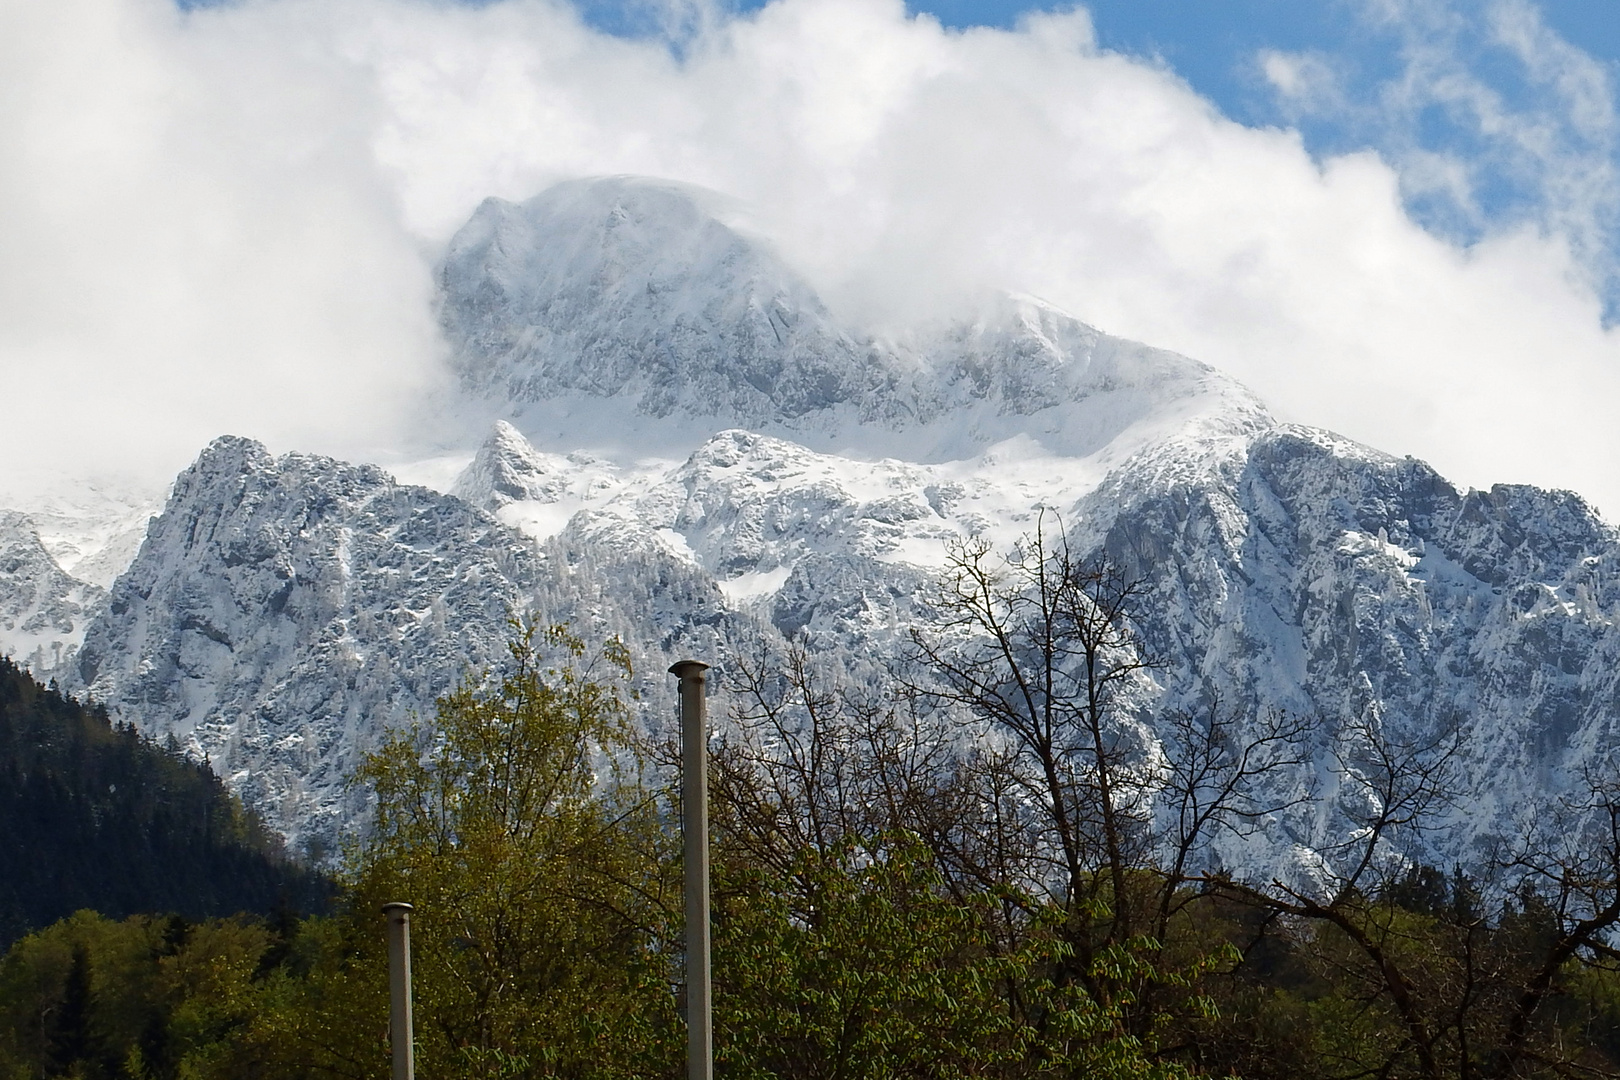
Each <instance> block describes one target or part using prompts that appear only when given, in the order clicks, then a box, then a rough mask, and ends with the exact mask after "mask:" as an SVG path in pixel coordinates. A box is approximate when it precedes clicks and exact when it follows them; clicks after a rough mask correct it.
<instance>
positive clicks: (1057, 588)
mask: <svg viewBox="0 0 1620 1080" xmlns="http://www.w3.org/2000/svg"><path fill="white" fill-rule="evenodd" d="M1047 520H1048V519H1047V517H1046V516H1045V515H1043V516H1042V518H1041V519H1040V520H1039V521H1038V522H1037V525H1036V529H1035V531H1034V532H1033V533H1031V534H1030V535H1028V536H1026V537H1025V538H1024V539H1023V541H1022V542H1021V543H1020V544H1019V545H1018V546H1017V547H1016V548H1015V549H1014V550H1013V551H1012V552H1011V553H1010V554H1006V555H998V554H997V553H996V552H994V551H993V550H992V548H991V546H990V544H989V543H988V542H986V541H984V540H982V539H975V540H969V541H965V542H963V543H960V544H958V545H956V546H954V547H953V548H952V549H951V550H950V553H949V556H948V559H947V564H946V572H945V575H944V581H943V585H942V590H941V596H940V599H939V607H940V610H941V612H942V613H943V618H942V619H941V621H940V623H939V624H938V625H937V626H934V627H930V628H928V629H926V630H924V629H919V630H917V631H915V632H914V633H913V635H912V643H913V650H912V655H911V657H910V660H911V665H910V668H909V670H908V672H907V674H906V675H905V677H904V681H905V683H906V685H907V686H908V689H909V690H910V691H911V693H912V694H913V695H914V696H915V697H916V698H917V699H919V700H920V701H922V702H925V703H927V704H928V705H929V706H931V707H933V708H935V709H937V710H939V711H942V712H945V713H948V714H950V715H954V716H956V717H959V718H961V722H962V723H963V724H965V725H967V726H968V727H970V728H971V729H972V730H973V732H974V733H975V735H976V736H977V740H978V743H979V745H980V746H981V749H980V750H979V752H978V753H977V754H976V755H974V756H971V757H969V758H967V759H966V760H965V761H964V768H965V771H966V772H968V773H969V774H970V776H968V777H967V778H966V780H965V781H964V782H965V783H967V785H968V786H970V787H972V786H975V784H976V785H977V786H978V787H979V789H980V790H981V792H982V799H981V801H980V803H979V806H978V810H979V812H978V813H977V814H974V815H970V817H969V819H968V820H967V821H964V822H963V824H962V826H961V828H960V830H959V834H958V835H959V836H960V835H961V834H964V833H965V834H968V835H970V836H972V838H973V840H974V842H973V843H971V844H966V843H961V842H960V841H959V842H958V843H956V844H955V845H952V846H945V847H941V848H940V849H939V852H940V855H941V858H942V859H943V860H944V861H946V862H950V863H952V864H954V866H955V867H956V871H957V873H959V874H961V875H964V876H967V877H972V878H977V879H980V880H987V881H993V882H994V883H995V884H997V885H999V886H1002V887H1004V888H1005V887H1012V888H1018V887H1028V886H1030V885H1035V886H1038V888H1037V889H1035V890H1034V891H1033V892H1032V894H1031V895H1032V897H1041V899H1039V901H1038V902H1039V903H1040V904H1042V905H1048V906H1055V907H1056V908H1057V909H1058V910H1059V911H1061V912H1063V913H1064V915H1063V918H1062V920H1061V932H1062V933H1064V934H1065V935H1066V936H1067V937H1068V938H1069V940H1070V942H1071V944H1072V947H1073V952H1072V961H1071V963H1070V969H1069V971H1067V972H1066V973H1064V977H1066V978H1071V979H1074V980H1078V981H1080V982H1083V983H1084V984H1085V985H1086V986H1087V988H1088V990H1091V991H1092V992H1093V993H1094V994H1097V995H1099V996H1101V997H1104V998H1114V999H1116V1000H1134V1001H1138V1002H1140V1003H1141V1007H1140V1008H1139V1009H1138V1010H1137V1015H1138V1017H1139V1019H1140V1022H1141V1023H1144V1024H1145V1023H1146V1017H1147V1016H1149V1015H1150V1014H1151V1012H1152V1010H1153V1007H1154V1003H1153V1002H1152V1001H1150V1000H1149V996H1150V995H1149V994H1148V991H1149V983H1151V982H1152V981H1153V980H1154V979H1156V978H1163V977H1165V976H1167V975H1170V974H1172V973H1171V972H1169V971H1167V970H1166V969H1165V968H1164V967H1163V966H1162V965H1163V964H1164V963H1167V961H1165V960H1164V959H1163V954H1161V953H1156V952H1154V950H1155V949H1156V948H1157V947H1158V946H1160V945H1162V944H1163V943H1164V942H1165V940H1166V939H1167V936H1168V935H1169V933H1170V926H1171V923H1172V921H1173V920H1174V919H1175V918H1176V917H1177V916H1178V915H1179V914H1180V913H1181V912H1182V911H1183V910H1184V908H1185V906H1186V905H1187V903H1189V902H1190V901H1191V899H1192V897H1193V896H1194V895H1196V894H1197V893H1198V892H1200V891H1203V890H1206V889H1207V888H1209V879H1208V878H1207V877H1206V875H1205V874H1204V873H1203V871H1204V870H1206V869H1207V866H1206V865H1205V863H1204V861H1203V860H1205V859H1207V858H1208V855H1209V851H1208V849H1209V845H1210V843H1211V842H1212V840H1213V839H1214V838H1215V837H1216V836H1217V835H1218V834H1220V833H1222V832H1235V833H1239V834H1242V833H1247V832H1250V831H1252V830H1254V829H1256V828H1258V827H1260V825H1261V824H1262V823H1263V822H1264V821H1265V820H1266V819H1267V818H1268V817H1269V816H1271V815H1273V814H1275V813H1277V812H1279V811H1281V810H1282V809H1285V808H1286V807H1287V806H1288V805H1289V804H1291V802H1293V801H1294V800H1295V799H1297V798H1298V797H1299V796H1297V795H1296V796H1284V797H1281V798H1277V799H1267V798H1265V797H1264V795H1263V791H1264V789H1265V787H1266V785H1265V783H1264V781H1265V780H1266V779H1267V778H1268V777H1270V776H1272V775H1273V774H1276V773H1277V772H1278V771H1279V770H1283V769H1286V768H1288V767H1289V766H1294V765H1299V764H1301V763H1302V762H1303V761H1304V756H1305V748H1304V734H1305V730H1306V725H1305V724H1304V723H1303V722H1301V721H1300V720H1298V719H1297V718H1290V717H1287V716H1284V715H1282V714H1280V713H1274V712H1261V713H1260V714H1259V715H1250V714H1249V713H1247V712H1244V711H1239V710H1235V709H1228V708H1223V707H1221V705H1220V703H1219V702H1213V701H1212V702H1207V703H1206V704H1205V706H1204V707H1203V708H1200V709H1197V710H1193V711H1179V712H1172V713H1169V714H1167V715H1164V716H1162V717H1159V718H1158V719H1157V721H1155V722H1152V723H1149V722H1148V721H1150V720H1152V718H1151V717H1146V716H1143V715H1141V714H1144V713H1145V712H1146V706H1147V705H1148V704H1149V703H1150V702H1151V701H1152V700H1153V699H1154V697H1155V696H1156V694H1157V688H1156V687H1155V686H1154V685H1153V684H1152V682H1151V678H1150V676H1151V673H1152V671H1153V670H1154V665H1153V663H1152V661H1151V659H1150V658H1149V657H1148V656H1147V655H1146V653H1145V650H1144V647H1143V644H1142V642H1141V639H1140V638H1139V636H1138V635H1137V634H1136V632H1135V630H1134V620H1135V619H1136V617H1137V616H1138V610H1137V609H1138V607H1139V606H1140V605H1141V604H1142V603H1143V602H1144V600H1145V589H1144V586H1143V584H1142V583H1141V582H1140V581H1137V580H1134V579H1130V578H1127V577H1125V576H1124V575H1123V573H1122V572H1121V571H1120V569H1119V568H1118V567H1117V566H1116V565H1114V564H1113V563H1111V562H1109V561H1108V560H1107V559H1106V558H1105V557H1103V556H1096V557H1092V558H1084V559H1082V558H1080V557H1078V556H1077V555H1076V554H1075V553H1074V552H1073V551H1072V550H1071V549H1070V547H1069V544H1068V541H1067V538H1066V537H1065V536H1064V535H1063V533H1062V531H1061V529H1058V530H1056V531H1055V532H1051V531H1048V529H1047ZM1008 822H1015V823H1016V827H1015V828H1011V829H1009V828H1007V825H1006V823H1008ZM1028 914H1030V915H1032V916H1033V915H1034V914H1036V913H1035V912H1034V911H1031V912H1029V913H1028ZM1144 937H1145V938H1146V939H1148V941H1147V951H1148V953H1149V954H1150V955H1152V956H1154V957H1155V960H1154V961H1153V964H1152V965H1150V966H1154V965H1158V966H1157V967H1156V969H1155V970H1154V971H1150V972H1148V973H1146V974H1145V975H1141V974H1139V975H1138V976H1132V977H1128V978H1126V979H1125V980H1124V981H1123V983H1121V981H1120V980H1119V979H1117V978H1115V977H1114V976H1111V975H1106V974H1102V967H1100V966H1099V960H1100V958H1102V957H1105V956H1109V955H1116V954H1117V950H1118V949H1119V948H1120V947H1122V946H1126V945H1127V944H1129V943H1136V942H1141V941H1142V939H1143V938H1144ZM1103 966H1107V965H1103Z"/></svg>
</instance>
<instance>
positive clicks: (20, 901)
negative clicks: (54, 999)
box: [0, 657, 327, 946]
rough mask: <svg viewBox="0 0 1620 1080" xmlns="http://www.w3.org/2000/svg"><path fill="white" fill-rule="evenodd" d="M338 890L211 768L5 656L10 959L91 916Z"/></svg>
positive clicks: (230, 909) (2, 827) (1, 677)
mask: <svg viewBox="0 0 1620 1080" xmlns="http://www.w3.org/2000/svg"><path fill="white" fill-rule="evenodd" d="M326 888H327V886H326V884H325V883H324V881H323V880H322V879H321V878H320V877H319V876H318V875H316V874H313V873H311V872H309V871H306V870H304V869H302V868H301V867H299V866H297V865H296V864H294V863H292V862H290V861H289V860H287V859H286V858H285V857H284V856H283V855H282V854H281V851H280V848H279V843H278V842H277V841H276V840H275V839H273V838H272V837H271V835H270V834H269V833H268V832H267V831H266V830H265V829H264V828H262V827H261V826H260V824H259V823H258V821H257V819H255V818H254V817H252V816H250V815H249V814H247V813H246V812H245V811H244V810H243V809H242V806H241V804H240V803H239V802H238V801H237V800H236V799H235V797H233V796H232V795H231V794H230V793H229V792H227V791H226V790H225V788H224V786H223V785H222V784H221V783H220V781H219V779H218V777H216V776H215V775H214V774H213V772H212V771H210V770H209V768H208V767H207V766H206V765H204V764H199V763H196V762H192V761H188V760H186V759H185V758H183V757H181V756H180V755H178V754H176V753H172V752H169V751H166V750H164V749H163V748H162V747H159V746H157V745H155V744H153V743H151V742H148V741H146V740H144V739H143V738H141V736H140V735H139V734H137V733H136V731H135V729H134V728H132V727H129V726H125V725H117V726H115V725H113V724H112V723H111V722H110V721H109V720H108V718H107V715H106V713H105V712H103V711H102V710H100V709H98V708H94V707H88V706H85V705H82V704H80V703H79V702H78V701H76V700H74V699H73V698H70V697H65V696H63V695H62V694H60V693H58V692H57V691H56V690H55V689H53V688H46V687H44V686H41V685H40V684H39V683H37V682H35V681H34V679H33V678H31V677H30V676H29V675H28V673H27V672H25V671H23V670H22V669H21V668H19V667H18V666H17V665H16V664H14V663H12V662H11V661H10V660H9V659H6V658H4V657H0V946H4V945H7V944H9V943H10V942H11V941H13V940H14V939H16V938H17V937H18V936H20V935H21V934H23V933H25V932H27V931H28V930H30V929H34V928H37V927H41V926H45V925H47V924H49V923H51V922H53V921H55V920H56V919H59V918H61V917H63V916H64V915H68V914H70V913H72V912H74V911H77V910H79V909H81V908H94V909H95V910H96V911H99V912H101V913H103V914H105V915H111V916H115V917H121V916H124V915H130V914H134V913H137V912H162V913H169V912H173V913H178V914H181V915H184V916H186V917H188V918H203V917H207V916H213V915H224V914H230V913H234V912H238V911H257V912H269V911H272V910H274V909H276V908H278V907H283V906H287V907H292V908H295V909H309V908H310V907H312V906H315V905H318V903H319V902H320V900H321V898H322V897H323V896H324V895H325V891H326Z"/></svg>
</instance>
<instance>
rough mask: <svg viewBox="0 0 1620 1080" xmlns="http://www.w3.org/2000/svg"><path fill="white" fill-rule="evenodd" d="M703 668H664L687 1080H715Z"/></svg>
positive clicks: (684, 664)
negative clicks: (681, 908)
mask: <svg viewBox="0 0 1620 1080" xmlns="http://www.w3.org/2000/svg"><path fill="white" fill-rule="evenodd" d="M708 667H709V665H707V664H703V663H699V662H698V661H696V660H682V661H681V662H680V663H678V664H676V665H675V666H674V667H672V668H670V669H669V670H670V674H672V675H675V676H677V677H678V678H679V679H680V680H681V684H680V687H681V834H682V840H683V842H684V844H685V856H686V857H685V869H686V882H685V885H686V1075H687V1080H714V1017H713V1014H712V1012H711V1005H710V981H709V777H708V771H709V770H708V756H709V724H708V716H707V710H708V706H707V703H706V702H705V701H704V694H703V691H704V685H703V684H704V677H703V673H704V672H705V671H707V670H708Z"/></svg>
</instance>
